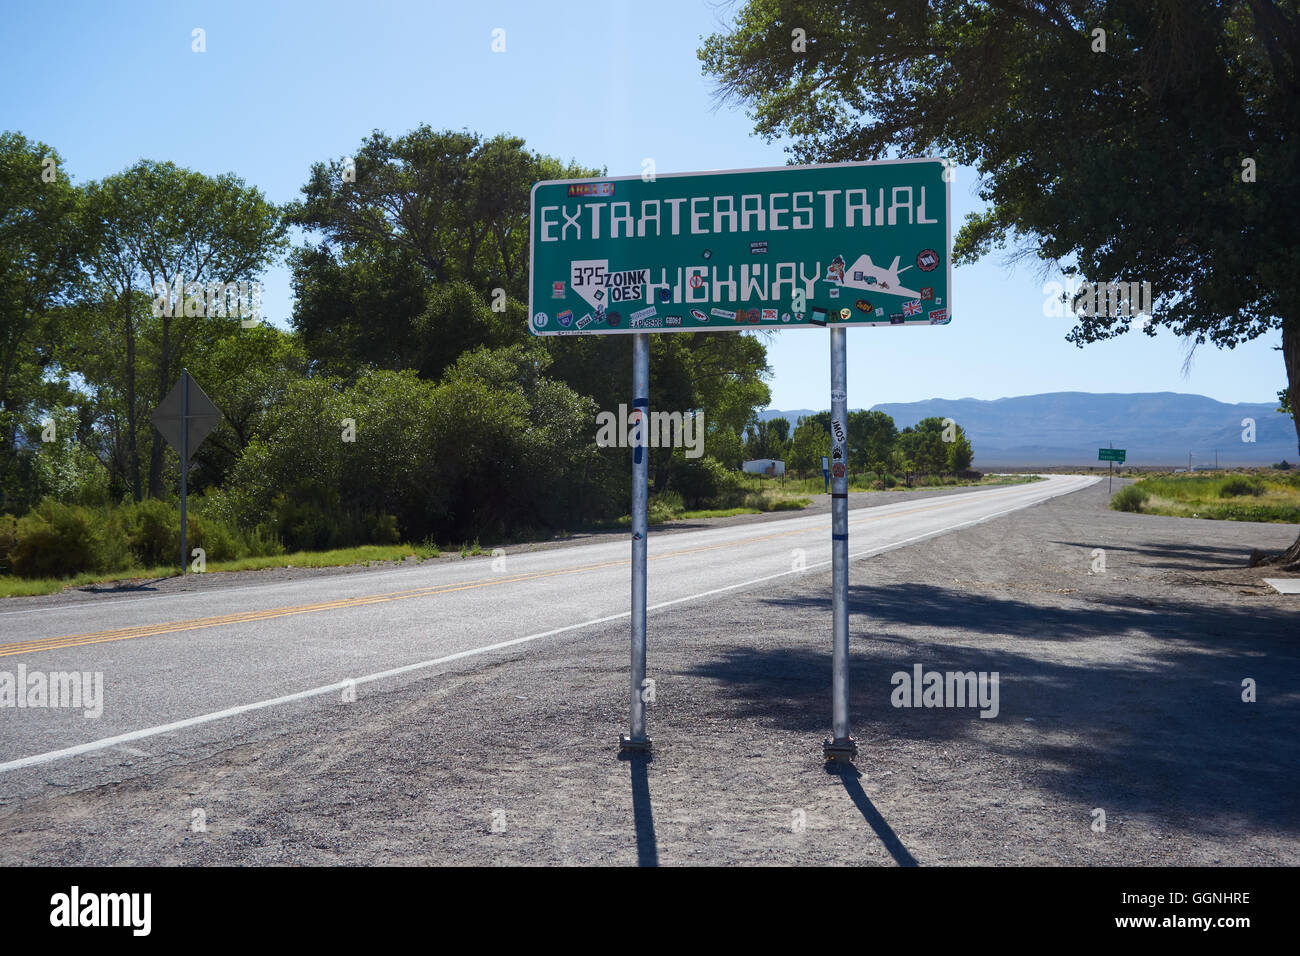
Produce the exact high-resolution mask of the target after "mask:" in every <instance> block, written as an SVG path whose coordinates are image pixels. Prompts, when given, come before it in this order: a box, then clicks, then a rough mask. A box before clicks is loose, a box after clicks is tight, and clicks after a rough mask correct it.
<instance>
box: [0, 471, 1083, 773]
mask: <svg viewBox="0 0 1300 956" xmlns="http://www.w3.org/2000/svg"><path fill="white" fill-rule="evenodd" d="M1098 480H1100V479H1098ZM1085 487H1086V486H1085ZM1065 493H1067V492H1065V491H1064V490H1062V491H1060V492H1057V493H1056V494H1053V495H1050V496H1048V498H1042V499H1039V500H1038V501H1029V502H1025V503H1024V504H1020V505H1017V506H1016V507H1014V508H1008V509H1007V510H1005V511H999V512H996V513H994V514H990V515H984V516H982V517H979V518H974V519H972V520H970V521H964V522H962V523H961V524H956V525H951V526H949V527H946V528H940V529H938V530H936V531H927V532H926V533H925V534H918V535H914V536H912V537H910V538H904V539H903V540H902V541H895V542H893V543H891V544H887V545H881V546H880V547H878V548H871V549H869V550H866V551H858V552H856V553H855V554H850V555H849V560H853V559H855V558H862V557H871V556H873V555H877V554H882V553H884V552H886V551H892V550H894V549H896V548H901V547H903V546H904V545H908V544H913V543H915V542H917V541H922V540H924V539H926V538H933V537H937V536H938V535H941V534H948V533H950V532H953V531H958V530H960V529H962V528H966V527H969V526H971V525H975V524H981V523H983V522H985V521H991V520H992V519H994V518H1000V517H1002V516H1003V515H1006V514H1011V513H1012V512H1013V511H1020V510H1022V509H1024V508H1027V507H1031V506H1032V505H1035V504H1042V502H1043V501H1047V500H1049V498H1055V497H1059V495H1061V494H1065ZM902 503H903V502H900V504H902ZM830 563H831V561H830V560H826V561H818V562H817V563H816V564H810V565H807V566H806V567H803V568H799V569H797V570H790V571H778V572H777V573H776V574H767V575H764V576H763V577H760V578H752V579H750V580H748V581H741V582H739V583H737V584H728V585H727V586H726V587H721V588H713V589H712V590H709V591H701V592H699V593H698V594H690V595H687V596H686V597H680V598H674V599H673V600H671V601H662V602H660V603H659V604H652V605H650V606H649V607H647V608H646V611H647V612H649V611H658V610H660V609H662V608H666V607H672V606H673V605H675V604H683V603H685V602H687V601H695V600H698V599H700V598H705V597H710V596H712V595H714V594H722V593H724V592H726V591H734V590H736V589H737V588H743V587H749V586H750V585H752V584H762V583H763V582H764V581H772V580H774V579H776V578H783V577H786V576H787V575H791V574H806V573H807V572H808V571H810V570H812V569H813V568H820V567H823V566H825V565H828V564H830ZM630 614H631V612H630V611H624V612H623V613H621V614H611V615H608V616H606V617H601V618H596V619H594V620H591V621H583V622H581V623H580V624H568V625H566V626H564V627H557V628H555V629H554V630H551V631H542V632H541V633H538V634H529V635H527V636H525V637H516V638H512V639H511V640H508V641H499V642H498V643H496V644H488V645H485V646H483V647H476V648H472V649H471V650H468V651H458V652H457V653H455V654H448V655H446V656H445V657H438V658H435V659H433V660H428V661H418V662H416V663H414V664H405V665H403V666H401V667H394V668H391V669H390V670H385V671H377V672H376V673H374V674H367V675H365V676H364V677H356V678H350V679H348V680H342V681H337V682H335V683H333V684H326V685H325V686H323V687H313V688H311V689H310V690H303V691H298V692H297V693H296V694H286V695H284V696H283V697H275V698H272V699H270V700H260V701H257V702H256V703H252V704H240V705H239V706H237V707H228V708H226V709H225V710H218V711H213V712H212V713H209V714H200V715H198V716H197V717H187V718H185V719H184V720H177V721H173V722H172V723H170V724H159V725H158V726H156V727H146V728H145V729H143V730H133V731H131V732H130V733H125V734H118V735H117V736H116V737H104V738H103V739H101V740H92V741H91V742H89V743H84V744H77V745H76V746H74V747H64V748H63V749H62V750H51V751H49V752H47V753H43V754H34V755H33V756H30V757H20V758H18V759H17V760H10V761H7V762H5V763H0V773H5V772H7V771H10V770H19V769H22V768H23V767H34V766H39V765H40V764H46V763H52V762H53V761H55V760H62V759H63V758H65V757H76V756H80V755H81V754H86V753H93V752H95V751H97V750H106V749H108V748H109V747H116V746H118V745H119V744H125V743H130V742H132V741H135V740H143V739H145V738H146V737H156V736H157V735H159V734H166V733H172V732H174V731H177V730H184V729H186V728H187V727H196V726H198V725H200V724H207V723H211V722H213V721H216V720H224V719H226V718H227V717H238V716H239V715H240V714H247V713H251V712H252V711H255V710H264V709H266V708H268V707H278V706H279V705H281V704H292V703H294V702H295V701H300V700H307V699H308V698H311V697H319V696H320V695H322V694H328V693H331V692H333V691H341V690H343V689H344V688H345V687H348V686H349V685H353V686H355V685H356V684H367V683H370V682H371V681H377V680H383V679H384V678H387V677H397V676H398V675H401V674H407V673H410V672H412V671H418V670H424V669H426V668H429V667H436V666H438V665H439V664H447V663H450V662H451V661H455V660H460V659H461V658H465V657H474V656H477V655H479V654H487V653H489V652H491V651H499V650H503V649H504V648H507V647H514V646H516V645H518V644H526V643H528V642H530V641H538V640H541V639H542V638H544V637H554V636H555V635H557V634H564V633H566V632H568V631H576V630H578V629H579V628H584V627H590V626H591V625H593V624H606V623H608V622H610V621H617V620H619V619H620V618H625V617H628V616H630Z"/></svg>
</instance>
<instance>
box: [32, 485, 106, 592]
mask: <svg viewBox="0 0 1300 956" xmlns="http://www.w3.org/2000/svg"><path fill="white" fill-rule="evenodd" d="M16 537H17V540H16V542H15V544H14V548H13V551H12V555H11V560H12V564H13V573H14V574H16V575H18V576H19V577H25V578H47V577H71V576H73V575H77V574H84V573H86V572H88V571H97V572H102V571H115V570H117V569H118V568H122V567H125V566H126V565H127V564H128V563H129V559H130V547H129V544H128V542H127V539H126V535H125V534H124V533H123V530H122V528H121V525H120V524H119V523H118V522H115V521H109V520H108V516H107V514H106V513H104V512H96V511H92V510H91V509H90V508H85V507H82V506H79V505H63V504H60V503H59V502H57V501H54V500H53V499H51V498H47V499H45V500H44V501H42V502H41V503H40V504H38V505H37V506H36V507H35V508H34V509H32V511H31V512H29V513H28V514H26V515H24V516H23V517H22V518H21V519H19V521H18V528H17V536H16Z"/></svg>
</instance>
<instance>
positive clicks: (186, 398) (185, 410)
mask: <svg viewBox="0 0 1300 956" xmlns="http://www.w3.org/2000/svg"><path fill="white" fill-rule="evenodd" d="M189 422H190V370H189V369H187V368H183V369H181V447H180V453H181V574H184V573H185V572H186V570H187V569H188V568H189V566H190V563H189V551H187V550H186V548H185V545H186V541H185V537H186V532H187V531H188V530H189V529H188V528H187V527H186V514H185V504H186V499H187V498H188V497H189V496H188V494H187V493H186V492H187V491H188V488H187V485H186V476H187V474H188V473H189V470H190V430H189V427H188V425H189Z"/></svg>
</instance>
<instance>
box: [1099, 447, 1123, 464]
mask: <svg viewBox="0 0 1300 956" xmlns="http://www.w3.org/2000/svg"><path fill="white" fill-rule="evenodd" d="M1097 460H1098V461H1123V460H1124V449H1123V448H1098V449H1097Z"/></svg>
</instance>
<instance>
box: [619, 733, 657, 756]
mask: <svg viewBox="0 0 1300 956" xmlns="http://www.w3.org/2000/svg"><path fill="white" fill-rule="evenodd" d="M653 744H654V741H653V740H651V739H650V738H649V737H628V736H626V735H624V734H619V735H618V750H619V753H649V752H650V748H651V747H652V745H653Z"/></svg>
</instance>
